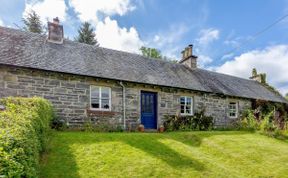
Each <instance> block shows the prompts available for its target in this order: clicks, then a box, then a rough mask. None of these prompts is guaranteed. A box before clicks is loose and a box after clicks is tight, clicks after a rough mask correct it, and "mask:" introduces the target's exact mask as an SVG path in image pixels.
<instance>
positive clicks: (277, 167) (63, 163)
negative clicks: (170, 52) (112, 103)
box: [41, 131, 288, 178]
mask: <svg viewBox="0 0 288 178" xmlns="http://www.w3.org/2000/svg"><path fill="white" fill-rule="evenodd" d="M41 177H48V178H50V177H51V178H58V177H59V178H60V177H61V178H65V177H67V178H68V177H69V178H73V177H83V178H89V177H288V141H287V140H286V141H281V140H277V139H273V138H269V137H266V136H263V135H259V134H256V133H249V132H234V131H233V132H231V131H215V132H175V133H164V134H159V133H87V132H55V133H54V134H53V137H52V139H51V142H50V145H49V149H48V152H47V154H45V155H44V156H43V159H42V163H41Z"/></svg>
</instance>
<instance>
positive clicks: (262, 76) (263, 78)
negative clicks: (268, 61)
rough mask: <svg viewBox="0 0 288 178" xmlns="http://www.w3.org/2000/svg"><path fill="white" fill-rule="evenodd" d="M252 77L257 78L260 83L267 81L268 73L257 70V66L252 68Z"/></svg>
mask: <svg viewBox="0 0 288 178" xmlns="http://www.w3.org/2000/svg"><path fill="white" fill-rule="evenodd" d="M250 79H252V80H255V81H257V82H259V83H264V84H265V83H266V74H265V73H260V74H258V73H257V70H256V69H255V68H253V69H252V76H251V77H250Z"/></svg>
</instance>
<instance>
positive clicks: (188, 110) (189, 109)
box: [186, 105, 191, 114]
mask: <svg viewBox="0 0 288 178" xmlns="http://www.w3.org/2000/svg"><path fill="white" fill-rule="evenodd" d="M186 113H187V114H191V105H186Z"/></svg>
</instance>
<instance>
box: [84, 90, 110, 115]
mask: <svg viewBox="0 0 288 178" xmlns="http://www.w3.org/2000/svg"><path fill="white" fill-rule="evenodd" d="M93 87H99V108H92V106H91V105H92V102H91V101H92V98H91V96H92V95H91V93H92V92H91V91H92V88H93ZM102 88H108V90H109V109H104V108H101V102H102V101H101V90H102ZM111 100H112V92H111V88H110V87H106V86H96V85H90V106H89V108H90V110H92V111H111V108H112V104H111Z"/></svg>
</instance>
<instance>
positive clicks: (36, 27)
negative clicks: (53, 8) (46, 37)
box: [22, 10, 44, 34]
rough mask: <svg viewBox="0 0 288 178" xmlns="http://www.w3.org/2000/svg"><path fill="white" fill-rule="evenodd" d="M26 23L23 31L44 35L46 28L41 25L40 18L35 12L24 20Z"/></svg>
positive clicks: (30, 13) (31, 12)
mask: <svg viewBox="0 0 288 178" xmlns="http://www.w3.org/2000/svg"><path fill="white" fill-rule="evenodd" d="M22 21H23V23H24V25H25V26H24V27H23V29H24V30H25V31H30V32H33V33H39V34H41V33H43V31H44V27H43V25H42V23H41V20H40V16H39V15H38V14H36V12H35V11H33V10H31V11H30V12H29V13H28V14H27V15H26V17H24V18H23V19H22Z"/></svg>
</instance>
